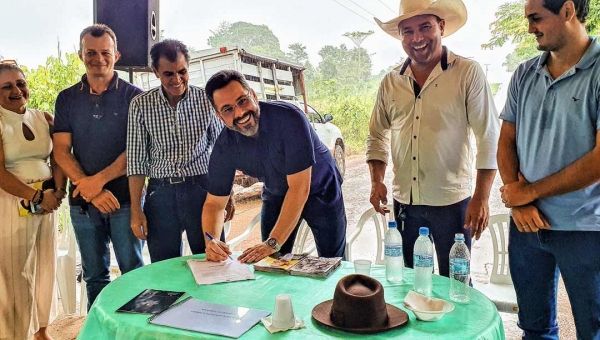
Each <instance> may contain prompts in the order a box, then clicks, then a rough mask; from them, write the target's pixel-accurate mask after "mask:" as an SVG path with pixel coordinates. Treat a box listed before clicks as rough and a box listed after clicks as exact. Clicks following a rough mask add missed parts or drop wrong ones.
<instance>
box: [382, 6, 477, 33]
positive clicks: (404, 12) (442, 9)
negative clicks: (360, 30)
mask: <svg viewBox="0 0 600 340" xmlns="http://www.w3.org/2000/svg"><path fill="white" fill-rule="evenodd" d="M425 14H431V15H435V16H437V17H439V18H440V19H443V20H444V21H445V22H446V26H445V28H444V36H445V37H447V36H449V35H450V34H452V33H454V32H456V31H458V29H459V28H461V27H462V26H463V25H464V24H465V23H466V22H467V8H466V7H465V4H463V2H462V1H461V0H438V1H435V0H400V15H399V16H398V17H397V18H396V19H392V20H390V21H388V22H381V21H380V20H379V19H377V18H374V19H375V21H377V24H378V25H379V27H381V29H383V30H384V31H385V32H386V33H387V34H389V35H391V36H392V37H394V38H396V39H400V40H402V36H401V35H400V32H399V31H398V24H400V22H401V21H403V20H406V19H409V18H412V17H416V16H417V15H425Z"/></svg>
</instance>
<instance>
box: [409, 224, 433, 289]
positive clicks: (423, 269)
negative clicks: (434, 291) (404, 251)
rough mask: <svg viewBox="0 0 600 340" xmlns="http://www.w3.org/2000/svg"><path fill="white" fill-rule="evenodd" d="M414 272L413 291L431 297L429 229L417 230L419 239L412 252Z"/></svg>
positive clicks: (431, 270) (431, 268)
mask: <svg viewBox="0 0 600 340" xmlns="http://www.w3.org/2000/svg"><path fill="white" fill-rule="evenodd" d="M413 258H414V263H413V267H414V270H415V283H414V288H413V289H414V290H415V292H417V293H420V294H423V295H425V296H431V288H432V285H433V283H432V276H433V244H432V243H431V240H430V239H429V228H425V227H421V228H419V238H417V241H416V242H415V249H414V252H413Z"/></svg>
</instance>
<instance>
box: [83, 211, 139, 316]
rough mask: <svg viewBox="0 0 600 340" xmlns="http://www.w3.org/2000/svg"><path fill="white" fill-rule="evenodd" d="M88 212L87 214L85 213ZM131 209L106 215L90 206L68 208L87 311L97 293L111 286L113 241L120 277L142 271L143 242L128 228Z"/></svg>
mask: <svg viewBox="0 0 600 340" xmlns="http://www.w3.org/2000/svg"><path fill="white" fill-rule="evenodd" d="M86 209H87V210H86ZM130 222H131V206H130V204H129V203H127V204H122V205H121V208H120V209H118V210H116V211H115V212H112V213H109V214H103V213H101V212H100V211H99V210H98V209H97V208H96V207H94V206H93V205H91V204H90V205H87V206H84V207H80V206H71V223H72V224H73V230H74V231H75V237H76V238H77V244H78V245H79V251H80V252H81V265H82V268H83V280H84V281H85V283H86V285H87V296H88V310H89V308H90V307H91V306H92V304H93V303H94V301H95V300H96V297H97V296H98V294H100V291H102V289H103V288H104V287H105V286H106V285H108V284H109V283H110V248H109V242H111V241H112V243H113V249H114V251H115V256H116V258H117V263H118V264H119V270H120V271H121V273H122V274H125V273H127V272H128V271H130V270H133V269H136V268H139V267H142V266H143V265H144V262H143V260H142V247H143V242H142V241H141V240H140V239H138V238H137V237H135V235H134V234H133V232H132V231H131V227H130Z"/></svg>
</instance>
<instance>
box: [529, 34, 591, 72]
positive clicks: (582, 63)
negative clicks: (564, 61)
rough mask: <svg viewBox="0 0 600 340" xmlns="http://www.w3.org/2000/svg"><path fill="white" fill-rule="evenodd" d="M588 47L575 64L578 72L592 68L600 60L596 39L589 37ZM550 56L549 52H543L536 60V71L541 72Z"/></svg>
mask: <svg viewBox="0 0 600 340" xmlns="http://www.w3.org/2000/svg"><path fill="white" fill-rule="evenodd" d="M590 40H591V41H590V45H589V46H588V48H587V50H586V51H585V53H584V54H583V56H581V59H580V60H579V62H578V63H577V64H575V67H574V68H578V69H580V70H585V69H587V68H590V67H592V66H593V65H594V64H595V63H596V61H597V60H598V59H600V42H599V41H598V37H590ZM549 56H550V52H544V53H542V55H541V56H540V58H539V59H538V63H537V65H536V70H538V71H539V70H541V69H542V68H543V67H544V66H546V63H547V62H548V57H549Z"/></svg>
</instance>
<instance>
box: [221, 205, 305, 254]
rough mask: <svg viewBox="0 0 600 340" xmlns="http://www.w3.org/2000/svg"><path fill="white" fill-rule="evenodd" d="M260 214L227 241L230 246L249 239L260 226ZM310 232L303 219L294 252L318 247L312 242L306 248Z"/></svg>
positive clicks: (298, 252)
mask: <svg viewBox="0 0 600 340" xmlns="http://www.w3.org/2000/svg"><path fill="white" fill-rule="evenodd" d="M260 214H261V213H258V214H256V216H254V218H253V219H252V221H250V223H248V226H247V227H246V230H244V232H242V233H241V234H240V235H238V236H236V237H234V238H232V239H231V240H229V241H227V245H228V246H229V248H232V249H233V248H234V247H236V246H238V245H239V244H240V243H242V241H244V240H245V239H247V238H248V236H250V234H252V231H253V230H254V228H256V227H257V226H260V220H261V219H260ZM309 233H310V228H309V227H308V225H307V224H306V221H304V220H302V222H301V223H300V227H299V228H298V233H297V234H296V240H295V241H294V246H293V248H292V253H294V254H302V253H304V252H306V253H312V252H314V251H315V249H316V247H315V245H314V244H312V245H311V246H310V247H309V248H308V249H306V250H304V248H305V246H306V241H307V240H308V235H309ZM226 234H227V235H228V234H229V233H228V232H227V233H226Z"/></svg>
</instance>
